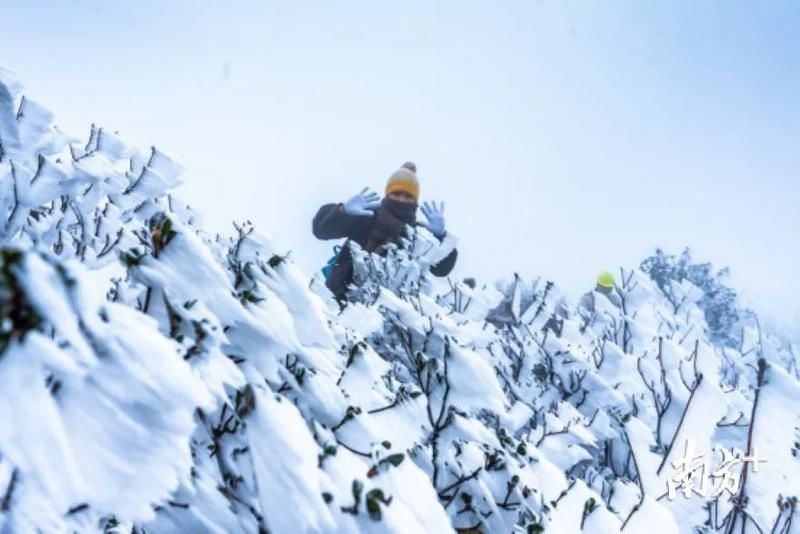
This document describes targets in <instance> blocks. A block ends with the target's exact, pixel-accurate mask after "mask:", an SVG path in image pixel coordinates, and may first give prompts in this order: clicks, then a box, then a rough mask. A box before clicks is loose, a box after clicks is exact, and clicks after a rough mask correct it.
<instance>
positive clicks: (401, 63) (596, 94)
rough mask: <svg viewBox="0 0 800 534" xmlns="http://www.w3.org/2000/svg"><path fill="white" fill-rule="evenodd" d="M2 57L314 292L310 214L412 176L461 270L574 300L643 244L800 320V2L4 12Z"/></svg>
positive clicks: (93, 6) (79, 125) (120, 6)
mask: <svg viewBox="0 0 800 534" xmlns="http://www.w3.org/2000/svg"><path fill="white" fill-rule="evenodd" d="M0 24H2V31H0V64H2V65H3V66H4V67H6V68H9V69H11V70H12V71H14V72H15V73H16V74H17V75H18V77H19V78H20V80H21V81H22V82H23V83H24V84H25V85H26V87H27V93H28V95H29V96H30V97H31V98H33V99H34V100H37V101H39V102H40V103H42V104H44V105H45V106H46V107H48V108H49V109H51V110H52V111H53V112H54V113H55V115H56V122H57V124H58V125H59V126H60V127H61V128H62V129H64V130H66V131H68V132H70V133H73V134H74V135H80V136H85V135H86V134H87V133H88V129H89V125H90V124H91V123H95V124H98V125H101V126H103V127H105V128H108V129H111V130H114V131H118V132H119V133H120V135H121V136H122V137H123V138H124V139H126V140H128V141H130V142H132V143H134V144H137V145H140V146H143V147H148V146H151V145H156V146H158V147H159V148H160V149H162V150H163V151H165V152H167V153H168V154H170V155H172V156H173V157H174V158H175V159H177V160H178V161H179V162H181V163H182V164H183V165H184V166H185V167H186V172H185V175H184V181H185V183H184V185H183V186H181V188H180V190H179V192H180V194H181V195H182V196H183V198H185V199H186V200H187V201H188V202H189V203H190V204H191V205H192V206H193V207H194V208H196V209H197V210H199V211H200V212H202V213H203V214H204V216H205V221H206V225H207V227H208V228H209V229H210V230H212V231H220V232H229V231H231V230H232V226H231V224H230V223H231V221H233V220H237V221H243V220H251V221H252V222H253V223H255V224H256V226H257V227H258V228H259V229H260V230H261V231H263V232H264V233H266V234H267V235H269V236H270V237H271V238H272V239H273V241H274V242H275V244H276V246H277V248H278V250H291V255H292V257H293V258H294V260H295V262H296V263H297V264H298V265H299V266H300V267H301V269H303V270H304V271H305V272H306V273H308V274H309V275H310V274H312V273H313V272H315V271H316V270H317V269H319V268H320V267H321V266H322V265H323V264H324V263H325V261H326V260H327V259H328V257H329V256H330V254H331V247H332V246H333V244H334V243H333V242H320V241H317V240H315V238H314V237H313V236H312V234H311V219H312V218H313V216H314V213H315V212H316V210H317V209H318V207H319V206H320V205H322V204H323V203H326V202H338V201H344V200H346V199H347V198H349V197H350V196H352V195H353V194H355V193H357V192H358V191H360V190H361V189H362V188H363V187H366V186H369V187H371V188H372V189H374V190H377V191H379V192H382V189H383V186H384V184H385V181H386V179H387V178H388V176H389V175H390V174H391V173H392V172H393V171H394V170H395V169H396V168H397V167H398V166H399V165H400V164H402V163H403V162H404V161H406V160H412V161H414V162H416V164H417V166H418V169H419V172H418V174H419V178H420V182H421V194H422V197H423V199H435V200H443V201H444V202H445V205H446V208H445V216H446V224H447V228H448V230H449V231H450V232H451V233H453V234H455V235H457V236H458V238H459V243H460V245H459V262H458V265H457V267H456V270H455V271H454V272H453V276H457V277H463V276H474V277H476V278H477V279H478V281H479V283H493V281H494V280H495V279H497V278H499V277H507V276H511V274H512V273H514V272H517V273H519V274H520V275H522V276H523V277H526V278H533V277H537V276H542V277H545V278H547V279H552V280H554V281H556V282H557V283H558V284H559V285H561V286H562V288H563V289H564V290H565V291H566V292H567V293H568V294H569V295H570V296H571V297H572V299H573V300H577V298H578V297H579V296H580V294H581V293H582V292H583V291H585V290H587V289H588V288H590V287H592V286H593V283H594V279H595V277H596V275H597V273H598V272H599V271H601V270H604V269H617V268H618V267H619V266H625V267H634V266H636V265H638V263H639V262H640V261H641V260H642V259H643V258H644V257H646V256H647V255H649V254H650V253H651V252H652V251H653V250H654V249H655V247H662V248H664V249H666V250H668V251H671V252H674V253H678V252H680V250H682V248H683V247H684V246H689V247H690V248H691V249H692V250H693V251H694V254H695V256H696V257H697V258H698V259H702V260H707V261H711V262H713V263H714V265H715V266H719V267H723V266H729V267H730V268H731V273H732V274H731V282H732V283H733V285H734V286H735V287H737V288H738V289H740V291H741V295H742V297H743V299H744V302H745V304H748V305H752V306H755V307H756V308H757V309H758V310H759V311H761V312H762V313H765V314H766V315H767V316H772V317H773V318H776V319H777V320H778V321H779V322H783V323H787V324H797V323H800V321H798V319H800V283H798V272H797V267H798V259H799V254H798V247H797V235H798V229H800V212H799V211H798V201H800V185H798V180H797V176H798V169H800V150H799V149H800V105H798V95H800V39H798V38H797V28H798V27H800V3H797V2H793V1H768V2H751V1H737V0H730V1H724V2H723V1H711V0H704V1H701V2H695V1H691V2H690V1H670V2H655V1H648V2H645V1H638V2H637V1H626V2H622V1H607V2H595V1H585V2H573V1H559V2H555V1H550V0H543V1H525V2H511V1H509V2H486V1H465V0H459V1H455V0H454V1H450V2H434V1H410V2H376V1H358V2H357V1H336V2H332V1H322V0H320V1H302V0H291V1H290V0H282V1H259V2H249V1H247V2H246V1H238V2H236V1H232V2H226V3H222V2H210V1H208V2H205V1H195V2H186V1H170V2H161V1H155V0H143V1H142V0H139V1H136V2H122V1H120V2H93V1H84V0H75V1H72V2H61V1H38V0H25V1H23V0H0Z"/></svg>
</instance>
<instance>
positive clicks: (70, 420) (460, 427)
mask: <svg viewBox="0 0 800 534" xmlns="http://www.w3.org/2000/svg"><path fill="white" fill-rule="evenodd" d="M20 112H21V113H20ZM52 123H53V115H52V114H51V113H50V112H49V111H48V110H47V109H46V108H44V107H43V106H41V105H39V104H37V103H36V102H35V101H34V100H30V99H28V98H27V96H25V94H24V89H23V88H22V86H21V85H20V84H18V83H16V82H15V81H14V80H13V76H12V75H11V74H10V73H9V72H8V71H4V70H0V143H2V147H3V152H2V157H0V211H2V215H3V217H4V218H3V221H5V222H4V224H3V228H2V232H0V239H2V249H1V250H0V310H2V314H3V317H2V319H3V320H2V331H1V332H0V333H1V334H2V335H0V383H2V387H0V532H24V533H27V532H37V531H42V532H66V531H78V532H101V531H102V532H131V531H132V529H133V528H134V527H135V528H136V531H137V532H141V531H147V532H226V533H227V532H258V531H269V532H277V533H282V532H290V533H294V532H414V533H416V532H450V531H453V530H455V529H468V528H477V529H479V530H480V531H482V532H504V533H505V532H526V531H532V532H535V531H537V529H538V528H543V529H545V531H546V532H554V533H570V532H586V533H595V532H618V531H619V530H620V528H621V527H622V525H623V524H624V525H625V527H624V531H625V532H634V533H636V532H665V533H673V532H675V533H677V532H680V533H687V534H688V533H690V532H695V531H698V530H700V531H706V532H711V531H714V530H720V531H724V529H725V528H727V527H728V525H726V524H724V523H723V518H724V517H725V514H726V513H727V512H728V511H730V510H731V509H732V508H731V507H732V500H731V499H732V498H733V496H732V495H728V494H723V495H721V496H719V497H717V498H716V499H713V500H711V503H712V505H713V507H714V510H717V515H716V517H715V518H714V519H715V521H716V522H717V523H718V524H716V525H714V526H713V527H711V529H710V530H708V528H707V527H708V525H704V523H705V521H706V519H707V518H708V512H707V510H706V505H707V501H706V499H703V498H700V497H695V498H688V499H687V498H684V497H683V496H682V494H679V495H678V497H677V498H676V499H674V500H670V499H668V498H667V497H665V494H666V492H667V484H668V480H669V479H670V478H671V477H673V476H674V475H675V465H677V463H678V460H680V457H681V456H682V454H683V452H684V445H685V443H686V441H687V440H692V441H693V442H694V443H695V445H696V449H697V450H698V451H700V452H702V453H703V454H704V455H705V456H706V457H707V458H708V459H709V460H710V461H716V460H717V459H718V458H719V451H720V449H721V448H726V449H728V450H730V448H732V447H733V448H735V449H736V450H738V451H744V450H745V448H746V446H747V440H748V435H749V434H752V443H751V445H752V450H751V451H750V454H757V455H758V456H759V457H762V458H764V459H765V460H766V461H765V462H763V463H759V464H758V470H757V471H751V472H748V475H747V480H746V483H745V485H744V487H743V489H742V495H743V496H745V497H746V499H747V500H746V504H745V505H744V508H743V509H742V510H741V512H742V513H738V515H735V516H729V517H733V518H734V519H733V520H734V521H736V522H737V524H736V525H737V531H740V530H741V525H742V523H743V522H744V531H745V532H757V531H763V532H767V531H769V530H770V529H771V528H772V526H773V525H777V526H778V530H776V531H780V532H789V533H791V532H797V531H798V528H800V527H798V526H797V525H798V524H800V519H798V518H797V517H796V514H797V512H796V511H795V509H792V508H791V506H790V504H791V502H792V501H790V500H788V499H790V498H791V497H796V496H798V495H800V485H798V480H800V458H798V456H800V450H798V449H799V447H798V445H797V443H798V441H799V440H800V419H799V418H798V414H797V411H796V410H793V409H791V407H792V406H794V405H796V403H797V399H798V398H800V384H798V353H797V347H796V346H794V345H791V344H788V343H785V342H784V341H783V340H782V338H781V337H780V336H778V335H773V334H772V333H770V332H766V331H762V330H761V329H760V327H759V326H758V325H757V324H755V325H747V326H746V328H745V330H744V334H743V336H742V342H741V346H740V347H726V348H722V347H720V346H719V345H717V344H714V343H713V342H712V340H711V339H709V338H708V328H707V326H708V325H706V324H705V316H704V314H703V312H702V310H701V309H700V308H699V307H698V304H697V302H698V299H700V298H701V297H702V294H703V293H702V289H701V288H699V287H698V286H696V285H694V284H692V283H689V282H688V281H686V280H683V281H677V280H675V281H672V282H670V283H669V284H667V285H666V286H664V288H663V289H662V288H660V287H659V286H658V285H657V284H656V283H655V282H654V281H653V280H651V279H650V278H649V277H648V276H647V274H646V273H644V272H641V271H638V270H633V271H628V270H624V269H623V270H622V271H621V275H622V276H621V277H620V279H621V281H622V282H621V284H620V286H619V287H618V288H617V289H616V293H615V298H606V297H605V296H603V295H600V294H595V300H596V309H595V313H594V314H588V315H587V314H586V313H579V312H578V310H576V309H575V307H574V306H573V305H571V304H570V302H569V301H568V300H567V299H566V297H565V295H564V294H563V293H562V292H561V290H560V289H559V288H558V286H557V285H555V284H553V283H552V282H549V281H545V280H542V279H537V280H532V281H529V280H525V279H523V278H522V277H520V276H519V275H517V274H514V275H513V276H512V277H510V278H508V279H506V280H499V281H498V282H497V284H495V285H494V286H492V287H482V288H470V287H469V286H467V285H466V284H465V283H463V282H458V281H454V280H434V279H432V278H431V277H430V276H429V274H428V273H427V270H428V267H429V266H430V265H432V264H435V263H436V262H438V261H439V260H440V259H441V258H443V257H444V256H446V255H447V254H448V253H449V252H450V251H451V250H452V249H453V247H454V246H456V244H457V238H456V236H455V235H452V234H450V233H448V234H447V236H446V238H445V239H444V240H443V241H442V242H439V241H438V239H436V238H434V237H433V236H432V235H430V233H429V232H428V231H427V230H425V229H423V228H420V229H418V230H416V231H412V232H410V233H409V235H408V239H407V240H406V241H405V242H404V244H403V246H401V247H390V250H389V251H388V252H387V254H386V256H376V255H370V254H367V253H365V252H364V251H359V250H356V251H355V260H356V261H355V266H356V269H357V275H358V278H359V281H360V283H359V285H358V286H357V287H355V288H353V291H352V292H351V297H352V298H353V302H352V303H351V304H349V305H348V306H347V307H346V308H345V309H344V310H343V311H340V310H339V307H338V305H337V304H336V303H335V302H334V301H333V300H332V299H331V298H330V294H329V293H328V292H327V289H325V288H324V287H323V286H322V283H321V279H320V278H319V275H316V276H315V277H314V278H312V279H311V280H309V279H308V278H307V277H306V276H305V275H304V273H302V272H301V271H300V270H299V269H298V268H297V266H295V265H294V264H293V263H292V261H291V258H289V257H288V255H287V254H283V252H282V251H280V250H278V249H276V247H275V245H274V244H273V243H272V242H271V240H270V239H269V237H268V236H267V234H266V233H263V232H260V231H256V230H255V229H254V228H253V227H252V225H251V224H250V223H243V224H236V225H235V227H234V228H235V230H236V233H235V234H233V235H231V236H218V237H217V238H216V239H211V238H210V237H209V236H208V235H206V234H205V232H204V231H203V228H202V226H201V223H202V217H201V216H200V214H197V213H195V212H193V211H192V210H191V209H190V208H189V207H188V206H186V204H185V203H183V202H181V200H180V199H179V198H178V197H177V196H175V193H174V188H175V187H176V186H178V185H179V184H180V182H181V180H183V179H184V169H183V168H182V167H181V166H180V165H179V164H178V163H177V162H175V161H173V160H172V159H171V158H170V157H169V156H168V155H167V154H166V153H164V152H162V151H161V150H159V149H156V148H152V149H150V150H148V151H143V150H139V149H137V148H135V147H132V146H130V145H128V144H127V143H126V142H125V140H124V139H122V138H121V137H120V136H118V135H117V134H115V133H112V132H109V131H106V130H104V129H102V128H100V127H94V126H93V127H92V130H91V132H90V139H89V141H88V142H86V143H84V144H83V145H81V146H79V145H78V144H77V141H76V140H74V139H73V138H70V137H68V136H67V135H66V134H64V133H62V132H60V131H58V130H57V129H56V128H55V127H54V126H53V125H52ZM189 179H190V178H189ZM616 301H618V302H616ZM615 302H616V303H615ZM583 312H585V310H584V311H583ZM553 316H555V317H557V318H558V319H563V325H562V328H561V335H560V336H558V335H557V334H556V333H555V332H553V331H552V330H549V329H548V330H546V331H543V327H544V325H545V324H546V323H547V321H548V319H550V318H551V317H553ZM760 368H761V369H763V372H762V371H759V369H760ZM701 376H702V379H701V378H700V377H701ZM762 379H763V380H762ZM759 380H762V382H761V383H760V382H759ZM756 398H757V399H758V401H757V404H756ZM754 404H755V410H754V409H753V408H754ZM753 413H754V415H753ZM737 472H738V470H737ZM708 499H712V498H711V497H708ZM776 503H783V504H782V505H781V506H783V507H782V508H779V507H778V506H776ZM787 503H788V504H787ZM792 517H794V519H792ZM781 528H782V529H783V530H780V529H781ZM703 529H706V530H703ZM792 529H794V530H792Z"/></svg>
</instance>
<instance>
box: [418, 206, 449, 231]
mask: <svg viewBox="0 0 800 534" xmlns="http://www.w3.org/2000/svg"><path fill="white" fill-rule="evenodd" d="M421 209H422V214H423V215H424V216H425V218H426V219H428V220H427V222H422V223H420V224H421V225H422V226H424V227H425V228H427V229H428V230H430V231H431V233H432V234H433V235H435V236H436V237H439V238H441V237H444V233H445V230H444V202H440V203H439V205H438V206H437V205H436V203H435V202H423V203H422V208H421Z"/></svg>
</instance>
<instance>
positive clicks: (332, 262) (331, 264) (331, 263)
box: [322, 245, 342, 280]
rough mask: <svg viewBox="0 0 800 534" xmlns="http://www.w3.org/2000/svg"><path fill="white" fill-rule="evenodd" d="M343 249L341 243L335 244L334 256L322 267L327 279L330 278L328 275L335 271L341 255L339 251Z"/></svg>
mask: <svg viewBox="0 0 800 534" xmlns="http://www.w3.org/2000/svg"><path fill="white" fill-rule="evenodd" d="M341 251H342V247H341V246H340V245H335V246H334V247H333V256H332V257H331V259H329V260H328V263H326V264H325V265H324V266H323V267H322V275H323V276H324V277H325V279H326V280H327V279H328V277H329V276H330V275H331V273H332V272H333V268H334V267H335V266H336V260H337V258H338V257H339V253H340V252H341Z"/></svg>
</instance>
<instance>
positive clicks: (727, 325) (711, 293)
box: [640, 247, 748, 347]
mask: <svg viewBox="0 0 800 534" xmlns="http://www.w3.org/2000/svg"><path fill="white" fill-rule="evenodd" d="M640 268H641V269H642V271H644V272H645V273H647V274H648V275H649V276H650V278H651V279H652V280H653V281H654V282H655V283H656V284H657V285H658V287H659V289H661V291H662V292H663V293H664V295H665V296H666V297H667V299H669V300H670V301H672V300H673V295H674V293H673V289H672V285H671V282H673V281H674V282H678V283H680V282H683V281H684V280H688V281H689V282H691V283H692V284H694V285H695V286H697V287H698V288H700V289H701V290H702V291H703V296H702V297H701V298H700V300H698V302H697V305H698V306H699V307H700V309H701V310H703V313H704V314H705V318H706V323H708V337H709V339H710V340H711V341H712V342H713V343H715V344H717V345H719V346H724V347H736V346H738V345H739V343H740V340H741V330H742V320H743V319H744V318H745V317H746V316H747V315H748V312H747V311H746V310H743V309H742V308H740V307H739V306H738V302H737V294H736V291H735V290H733V289H732V288H731V287H729V286H728V285H727V284H726V281H727V278H728V276H729V274H730V270H729V269H728V267H724V268H722V269H720V270H718V271H714V267H713V265H712V264H711V263H709V262H705V263H699V262H695V261H694V260H693V258H692V253H691V251H690V250H689V248H688V247H687V248H685V249H684V250H683V252H681V254H680V255H677V256H676V255H674V254H667V253H665V252H664V251H663V250H661V249H660V248H657V249H656V252H655V254H654V255H652V256H650V257H648V258H646V259H645V260H644V261H642V263H641V264H640Z"/></svg>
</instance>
